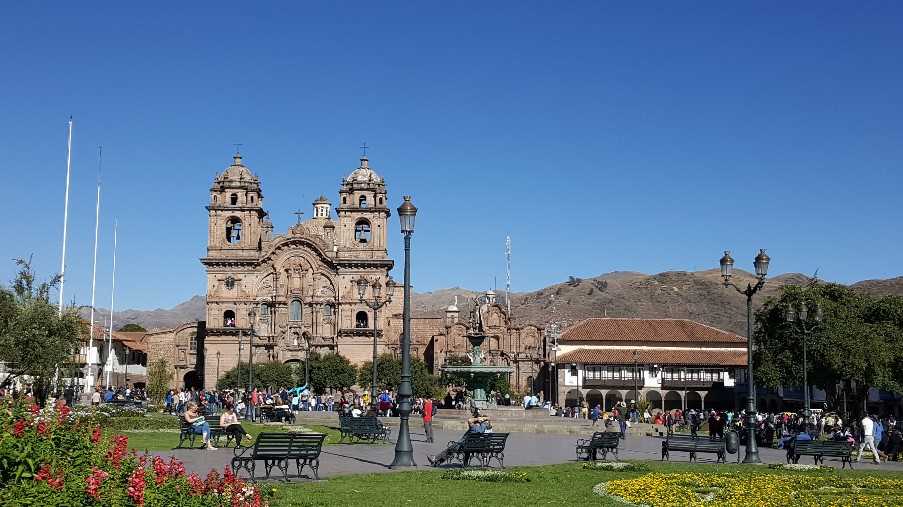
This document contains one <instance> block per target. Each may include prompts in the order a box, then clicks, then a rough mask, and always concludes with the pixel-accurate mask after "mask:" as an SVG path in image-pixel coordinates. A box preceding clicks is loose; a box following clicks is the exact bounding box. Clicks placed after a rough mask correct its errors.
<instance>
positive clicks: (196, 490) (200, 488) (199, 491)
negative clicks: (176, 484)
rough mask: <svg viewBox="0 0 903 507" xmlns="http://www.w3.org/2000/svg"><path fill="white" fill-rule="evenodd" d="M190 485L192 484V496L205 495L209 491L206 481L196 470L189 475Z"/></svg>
mask: <svg viewBox="0 0 903 507" xmlns="http://www.w3.org/2000/svg"><path fill="white" fill-rule="evenodd" d="M188 485H189V486H191V495H192V496H203V495H204V493H206V492H207V490H206V487H205V486H204V481H202V480H201V478H200V477H198V474H196V473H194V472H192V474H191V475H189V476H188Z"/></svg>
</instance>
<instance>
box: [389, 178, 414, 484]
mask: <svg viewBox="0 0 903 507" xmlns="http://www.w3.org/2000/svg"><path fill="white" fill-rule="evenodd" d="M416 215H417V208H416V207H414V204H412V203H411V196H409V195H406V196H404V202H403V203H402V204H401V206H399V207H398V219H399V221H400V222H401V233H402V234H404V313H403V319H402V322H403V326H402V334H401V385H400V386H398V412H399V414H400V416H401V421H400V422H399V424H398V441H397V442H396V443H395V459H394V460H392V464H391V465H390V466H391V467H392V468H395V467H410V466H417V465H416V463H414V448H413V446H411V434H410V430H409V428H408V418H409V417H410V416H411V397H412V396H413V394H414V393H413V388H412V386H411V235H412V234H414V217H415V216H416Z"/></svg>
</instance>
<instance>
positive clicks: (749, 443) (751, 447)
mask: <svg viewBox="0 0 903 507" xmlns="http://www.w3.org/2000/svg"><path fill="white" fill-rule="evenodd" d="M753 294H755V291H747V293H746V371H747V377H748V378H747V380H748V384H747V394H746V431H747V434H746V438H747V440H746V456H744V458H743V462H744V463H761V462H762V460H761V459H759V445H758V442H756V383H755V381H754V380H753V334H752V297H753Z"/></svg>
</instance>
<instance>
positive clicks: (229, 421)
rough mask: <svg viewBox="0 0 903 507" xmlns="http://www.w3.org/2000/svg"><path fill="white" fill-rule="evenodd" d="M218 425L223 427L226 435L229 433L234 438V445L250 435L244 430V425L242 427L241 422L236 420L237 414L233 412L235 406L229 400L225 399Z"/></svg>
mask: <svg viewBox="0 0 903 507" xmlns="http://www.w3.org/2000/svg"><path fill="white" fill-rule="evenodd" d="M219 425H220V426H222V427H223V431H224V432H225V433H226V435H230V436H231V437H232V438H233V439H235V445H236V446H238V445H241V441H242V440H244V439H245V437H247V438H251V435H249V434H248V432H247V431H245V429H244V427H242V425H241V423H239V422H238V415H237V414H236V413H235V407H234V406H233V405H232V402H231V401H227V402H226V405H225V406H224V407H223V413H222V415H220V416H219Z"/></svg>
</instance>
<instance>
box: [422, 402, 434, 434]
mask: <svg viewBox="0 0 903 507" xmlns="http://www.w3.org/2000/svg"><path fill="white" fill-rule="evenodd" d="M423 434H424V435H426V442H427V443H428V444H432V443H433V400H431V399H429V398H427V399H425V400H423Z"/></svg>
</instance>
